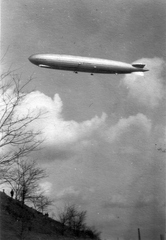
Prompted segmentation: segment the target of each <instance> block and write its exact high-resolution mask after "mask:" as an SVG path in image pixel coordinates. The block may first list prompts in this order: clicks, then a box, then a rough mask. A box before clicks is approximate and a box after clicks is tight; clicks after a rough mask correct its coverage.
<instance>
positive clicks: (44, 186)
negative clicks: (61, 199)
mask: <svg viewBox="0 0 166 240" xmlns="http://www.w3.org/2000/svg"><path fill="white" fill-rule="evenodd" d="M39 185H40V188H41V191H42V192H44V194H45V195H50V194H51V190H52V183H51V182H43V183H40V184H39Z"/></svg>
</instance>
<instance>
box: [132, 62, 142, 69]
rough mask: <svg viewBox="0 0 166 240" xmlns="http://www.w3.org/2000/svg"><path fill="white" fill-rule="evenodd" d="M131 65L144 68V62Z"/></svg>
mask: <svg viewBox="0 0 166 240" xmlns="http://www.w3.org/2000/svg"><path fill="white" fill-rule="evenodd" d="M132 66H133V67H136V68H144V67H145V64H144V63H133V64H132Z"/></svg>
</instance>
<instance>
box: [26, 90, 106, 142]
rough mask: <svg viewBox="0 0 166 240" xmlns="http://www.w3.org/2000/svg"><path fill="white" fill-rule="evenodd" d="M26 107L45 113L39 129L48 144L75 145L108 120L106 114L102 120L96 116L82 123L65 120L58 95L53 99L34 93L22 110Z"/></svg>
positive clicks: (29, 95) (27, 99)
mask: <svg viewBox="0 0 166 240" xmlns="http://www.w3.org/2000/svg"><path fill="white" fill-rule="evenodd" d="M26 106H27V108H29V109H31V110H35V109H36V110H40V111H45V114H44V116H43V118H41V119H40V124H39V126H38V128H39V129H40V130H41V131H42V134H43V137H45V139H46V142H47V143H49V144H54V145H56V144H58V145H59V144H67V143H73V142H76V141H77V140H79V139H81V138H87V136H90V135H91V134H92V133H93V132H94V131H95V130H97V129H98V128H99V127H100V126H101V125H102V124H103V123H104V122H105V119H106V114H105V113H103V114H102V116H101V118H99V117H98V116H95V117H94V118H92V119H90V120H87V121H84V122H80V123H79V122H76V121H74V120H70V121H66V120H64V118H63V115H62V111H63V103H62V100H61V98H60V96H59V95H58V94H55V95H54V98H53V99H51V98H50V97H48V96H46V95H44V94H43V93H40V92H32V93H30V94H28V95H27V97H26V99H25V101H24V102H23V104H22V108H25V107H26ZM36 127H37V126H36Z"/></svg>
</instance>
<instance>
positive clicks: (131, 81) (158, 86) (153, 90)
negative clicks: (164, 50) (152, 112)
mask: <svg viewBox="0 0 166 240" xmlns="http://www.w3.org/2000/svg"><path fill="white" fill-rule="evenodd" d="M136 62H143V63H145V64H146V67H147V68H148V69H149V72H146V73H145V74H144V76H139V75H136V74H129V75H125V77H124V79H123V83H124V85H125V86H127V88H128V90H129V96H130V97H132V98H133V99H136V100H137V101H138V102H139V103H141V104H143V105H145V106H148V107H151V108H153V107H156V106H157V105H158V104H159V102H160V100H161V99H162V98H163V96H164V89H163V88H164V85H163V82H164V80H163V79H162V76H161V74H162V71H163V70H164V66H165V62H164V61H163V60H162V59H159V58H153V59H147V58H142V59H140V60H138V61H136Z"/></svg>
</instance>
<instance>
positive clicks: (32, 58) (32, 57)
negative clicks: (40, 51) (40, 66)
mask: <svg viewBox="0 0 166 240" xmlns="http://www.w3.org/2000/svg"><path fill="white" fill-rule="evenodd" d="M28 59H29V61H30V62H31V63H34V64H35V63H36V61H37V59H38V58H37V55H31V56H30V57H29V58H28Z"/></svg>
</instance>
